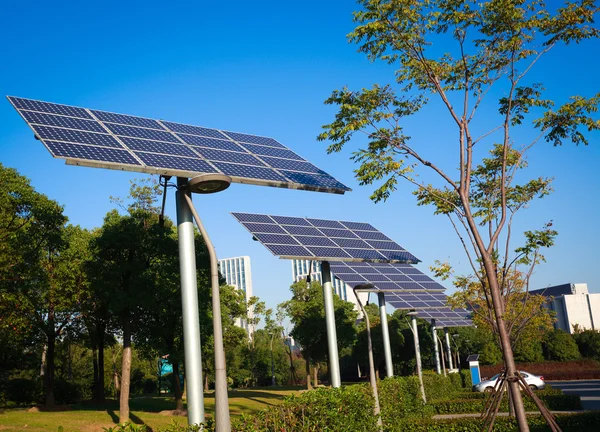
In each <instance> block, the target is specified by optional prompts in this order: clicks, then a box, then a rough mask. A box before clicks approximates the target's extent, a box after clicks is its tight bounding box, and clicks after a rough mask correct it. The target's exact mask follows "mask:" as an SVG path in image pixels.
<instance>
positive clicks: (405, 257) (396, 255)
mask: <svg viewBox="0 0 600 432" xmlns="http://www.w3.org/2000/svg"><path fill="white" fill-rule="evenodd" d="M380 252H381V254H382V255H383V256H385V258H386V260H389V261H404V262H413V261H414V260H415V259H416V258H415V256H414V255H413V254H411V253H409V252H396V251H385V250H382V251H380Z"/></svg>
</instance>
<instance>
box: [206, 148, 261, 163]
mask: <svg viewBox="0 0 600 432" xmlns="http://www.w3.org/2000/svg"><path fill="white" fill-rule="evenodd" d="M197 152H198V153H200V155H201V156H202V157H204V158H205V159H209V160H214V161H221V162H233V163H239V164H249V165H254V166H261V167H264V166H265V165H264V164H263V163H262V162H260V161H259V160H258V159H256V158H255V157H254V156H252V155H250V154H248V153H238V152H232V151H223V150H214V149H206V148H199V149H198V150H197Z"/></svg>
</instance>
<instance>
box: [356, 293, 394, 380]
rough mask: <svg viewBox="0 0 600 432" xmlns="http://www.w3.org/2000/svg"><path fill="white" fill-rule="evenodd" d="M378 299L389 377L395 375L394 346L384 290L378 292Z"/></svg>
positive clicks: (386, 368)
mask: <svg viewBox="0 0 600 432" xmlns="http://www.w3.org/2000/svg"><path fill="white" fill-rule="evenodd" d="M357 299H358V297H357ZM377 300H379V318H380V319H381V336H382V337H383V354H384V357H385V374H386V376H387V377H388V378H389V377H393V376H394V365H393V363H392V348H391V346H390V330H389V329H388V320H387V311H386V310H385V295H384V294H383V293H382V292H380V293H377Z"/></svg>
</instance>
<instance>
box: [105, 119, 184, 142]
mask: <svg viewBox="0 0 600 432" xmlns="http://www.w3.org/2000/svg"><path fill="white" fill-rule="evenodd" d="M105 125H106V127H107V128H108V129H110V131H111V132H112V133H114V134H115V135H118V136H128V137H134V138H146V139H151V140H156V141H165V142H172V143H179V142H180V141H179V140H178V139H177V138H175V136H173V134H171V133H170V132H163V131H159V130H155V129H145V128H140V127H136V126H124V125H118V124H112V123H105Z"/></svg>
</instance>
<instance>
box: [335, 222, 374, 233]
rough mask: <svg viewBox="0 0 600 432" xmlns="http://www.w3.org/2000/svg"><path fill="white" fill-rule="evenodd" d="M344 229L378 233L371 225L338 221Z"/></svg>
mask: <svg viewBox="0 0 600 432" xmlns="http://www.w3.org/2000/svg"><path fill="white" fill-rule="evenodd" d="M340 223H342V224H343V225H344V226H345V227H346V228H348V229H351V230H361V231H378V229H376V228H375V227H374V226H373V225H371V224H368V223H364V222H345V221H340Z"/></svg>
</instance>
